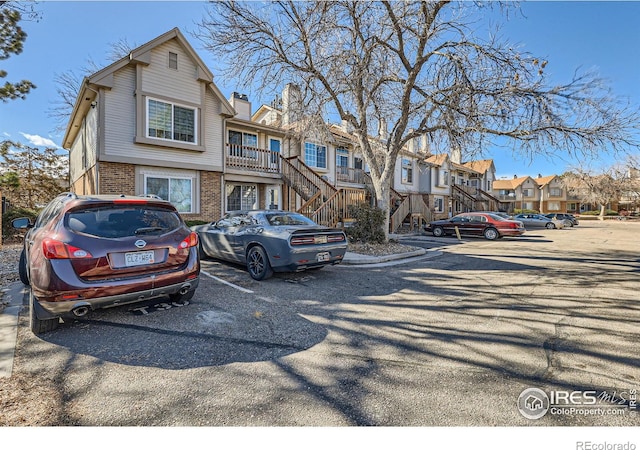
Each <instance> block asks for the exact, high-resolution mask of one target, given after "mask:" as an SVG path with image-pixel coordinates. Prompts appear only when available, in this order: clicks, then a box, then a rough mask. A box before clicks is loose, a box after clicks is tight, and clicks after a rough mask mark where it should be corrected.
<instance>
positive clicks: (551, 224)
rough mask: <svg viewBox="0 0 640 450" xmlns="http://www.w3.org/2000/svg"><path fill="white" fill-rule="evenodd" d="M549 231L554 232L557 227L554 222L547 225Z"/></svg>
mask: <svg viewBox="0 0 640 450" xmlns="http://www.w3.org/2000/svg"><path fill="white" fill-rule="evenodd" d="M545 227H546V229H547V230H552V229H554V228H555V227H556V225H555V224H554V223H553V222H549V223H548V224H546V225H545Z"/></svg>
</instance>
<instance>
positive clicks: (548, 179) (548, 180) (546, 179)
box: [534, 175, 558, 186]
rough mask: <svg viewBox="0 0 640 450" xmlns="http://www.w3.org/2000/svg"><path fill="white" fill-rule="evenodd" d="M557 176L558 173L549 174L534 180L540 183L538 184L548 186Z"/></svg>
mask: <svg viewBox="0 0 640 450" xmlns="http://www.w3.org/2000/svg"><path fill="white" fill-rule="evenodd" d="M556 178H558V176H557V175H549V176H548V177H538V178H536V179H535V180H534V181H535V182H536V183H538V186H546V185H547V184H549V183H551V182H552V181H553V180H554V179H556Z"/></svg>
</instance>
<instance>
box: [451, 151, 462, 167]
mask: <svg viewBox="0 0 640 450" xmlns="http://www.w3.org/2000/svg"><path fill="white" fill-rule="evenodd" d="M449 157H450V158H451V161H452V162H454V163H456V164H460V161H462V151H461V150H460V147H455V148H452V149H451V154H450V155H449Z"/></svg>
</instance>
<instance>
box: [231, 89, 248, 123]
mask: <svg viewBox="0 0 640 450" xmlns="http://www.w3.org/2000/svg"><path fill="white" fill-rule="evenodd" d="M229 103H231V106H233V109H235V110H236V112H237V113H238V114H237V115H236V118H238V119H244V120H251V102H250V101H249V97H247V95H246V94H240V93H239V92H234V93H233V94H231V99H230V100H229Z"/></svg>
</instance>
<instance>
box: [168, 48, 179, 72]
mask: <svg viewBox="0 0 640 450" xmlns="http://www.w3.org/2000/svg"><path fill="white" fill-rule="evenodd" d="M169 69H176V70H178V54H177V53H173V52H169Z"/></svg>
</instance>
